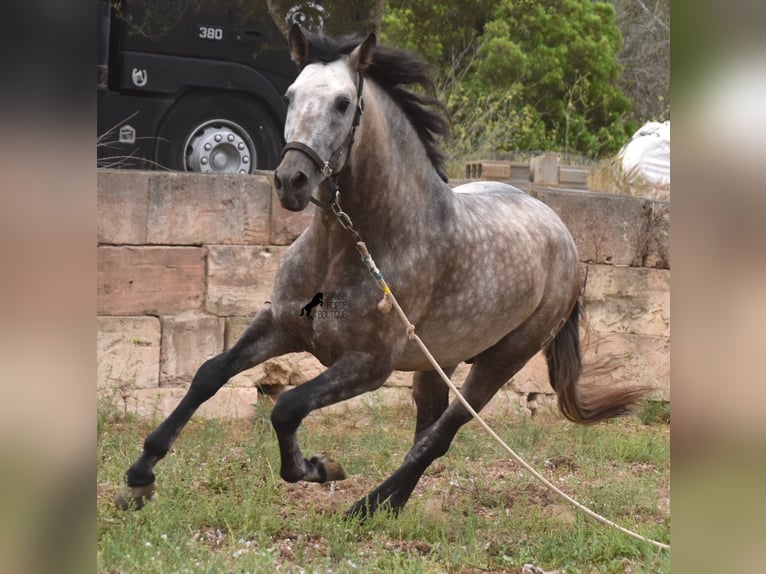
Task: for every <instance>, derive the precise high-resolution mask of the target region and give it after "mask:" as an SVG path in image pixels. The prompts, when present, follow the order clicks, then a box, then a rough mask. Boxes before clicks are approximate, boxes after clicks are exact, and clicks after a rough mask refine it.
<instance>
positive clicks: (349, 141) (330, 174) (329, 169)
mask: <svg viewBox="0 0 766 574" xmlns="http://www.w3.org/2000/svg"><path fill="white" fill-rule="evenodd" d="M363 88H364V76H362V74H361V73H359V74H358V79H357V84H356V93H357V99H356V111H355V113H354V120H353V122H352V123H351V130H350V131H349V132H348V135H347V136H346V139H344V140H343V142H342V143H341V144H340V146H338V148H337V149H336V150H335V151H334V152H333V153H332V155H330V157H329V158H328V159H327V160H323V159H322V158H321V157H319V154H318V153H317V152H315V151H314V150H313V149H312V148H311V147H310V146H307V145H306V144H304V143H302V142H298V141H292V142H287V143H286V144H285V147H283V148H282V158H284V157H285V154H286V153H287V152H288V151H289V150H295V151H299V152H301V153H302V154H304V155H305V156H306V157H308V158H309V159H310V160H311V161H312V162H314V165H316V166H317V167H318V168H319V171H320V172H322V175H323V176H324V178H325V179H331V178H332V179H334V178H335V176H336V175H338V173H339V172H340V158H341V156H342V155H343V154H344V153H347V154H348V155H351V147H352V146H353V145H354V136H355V135H356V128H357V127H359V123H360V122H361V120H362V114H363V113H364V98H363V97H362V89H363ZM347 157H348V156H347ZM334 187H335V188H337V185H335V186H334ZM309 199H310V200H311V202H312V203H313V204H314V205H318V206H319V207H323V208H325V209H329V208H330V207H331V206H332V204H331V203H325V202H323V201H320V200H318V199H316V198H315V197H314V196H313V195H312V196H311V197H309Z"/></svg>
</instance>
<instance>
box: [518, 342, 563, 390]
mask: <svg viewBox="0 0 766 574" xmlns="http://www.w3.org/2000/svg"><path fill="white" fill-rule="evenodd" d="M507 386H508V387H510V388H511V390H513V391H515V392H517V393H520V394H524V395H526V394H527V393H553V392H555V391H554V390H553V388H552V387H551V383H550V379H549V378H548V364H547V363H546V362H545V355H543V352H542V351H540V352H539V353H537V354H536V355H535V356H534V357H532V358H531V359H530V360H529V362H528V363H527V364H526V365H524V367H523V368H522V369H521V370H520V371H519V372H518V373H516V374H515V375H514V376H513V378H512V379H511V382H510V384H509V385H507Z"/></svg>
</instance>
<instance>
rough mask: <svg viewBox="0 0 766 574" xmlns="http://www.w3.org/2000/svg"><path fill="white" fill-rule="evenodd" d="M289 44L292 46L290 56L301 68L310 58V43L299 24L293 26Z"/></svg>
mask: <svg viewBox="0 0 766 574" xmlns="http://www.w3.org/2000/svg"><path fill="white" fill-rule="evenodd" d="M288 42H289V44H290V56H291V57H292V59H293V62H295V63H296V64H298V65H299V66H302V65H303V64H305V63H306V60H307V59H308V56H309V43H308V41H307V40H306V36H305V35H304V34H303V30H301V27H300V25H299V24H293V27H292V28H290V35H289V37H288Z"/></svg>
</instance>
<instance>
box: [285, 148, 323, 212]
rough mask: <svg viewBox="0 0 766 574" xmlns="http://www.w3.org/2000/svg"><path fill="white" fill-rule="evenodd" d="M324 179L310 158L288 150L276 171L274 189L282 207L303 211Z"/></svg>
mask: <svg viewBox="0 0 766 574" xmlns="http://www.w3.org/2000/svg"><path fill="white" fill-rule="evenodd" d="M323 179H324V176H323V175H322V173H321V172H320V171H319V170H318V169H317V167H316V166H315V165H314V163H313V162H312V161H311V160H310V159H309V158H307V157H306V156H305V155H303V154H301V153H299V152H296V151H294V150H286V151H285V153H284V155H283V156H282V161H281V162H280V163H279V166H278V167H277V169H276V170H275V171H274V189H275V190H276V192H277V196H278V197H279V202H280V203H281V204H282V207H284V208H285V209H288V210H290V211H302V210H303V209H305V208H306V206H307V205H308V203H309V198H310V197H311V193H312V192H313V191H314V189H316V187H317V186H318V185H319V184H320V183H321V181H322V180H323Z"/></svg>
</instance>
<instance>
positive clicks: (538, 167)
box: [529, 154, 559, 185]
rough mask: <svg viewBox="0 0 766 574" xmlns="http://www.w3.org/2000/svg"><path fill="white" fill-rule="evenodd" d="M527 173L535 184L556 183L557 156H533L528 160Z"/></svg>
mask: <svg viewBox="0 0 766 574" xmlns="http://www.w3.org/2000/svg"><path fill="white" fill-rule="evenodd" d="M529 175H530V177H531V178H532V183H534V184H536V185H558V182H559V157H558V156H555V155H551V154H543V155H539V156H537V157H533V158H532V160H531V161H530V162H529Z"/></svg>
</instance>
